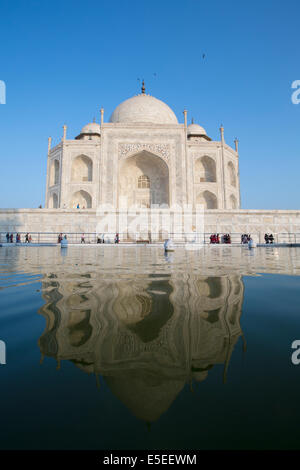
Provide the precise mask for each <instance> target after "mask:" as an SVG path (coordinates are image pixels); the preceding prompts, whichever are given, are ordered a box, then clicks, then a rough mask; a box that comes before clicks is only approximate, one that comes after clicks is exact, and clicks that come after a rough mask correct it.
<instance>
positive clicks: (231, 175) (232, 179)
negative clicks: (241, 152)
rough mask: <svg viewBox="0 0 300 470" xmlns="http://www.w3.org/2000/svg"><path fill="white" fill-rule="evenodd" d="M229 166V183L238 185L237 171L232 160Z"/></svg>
mask: <svg viewBox="0 0 300 470" xmlns="http://www.w3.org/2000/svg"><path fill="white" fill-rule="evenodd" d="M227 168H228V175H229V183H230V185H231V186H234V187H236V171H235V168H234V165H233V163H232V162H229V163H228V165H227Z"/></svg>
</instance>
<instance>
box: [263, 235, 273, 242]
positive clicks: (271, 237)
mask: <svg viewBox="0 0 300 470" xmlns="http://www.w3.org/2000/svg"><path fill="white" fill-rule="evenodd" d="M265 242H266V243H274V237H273V234H272V233H265Z"/></svg>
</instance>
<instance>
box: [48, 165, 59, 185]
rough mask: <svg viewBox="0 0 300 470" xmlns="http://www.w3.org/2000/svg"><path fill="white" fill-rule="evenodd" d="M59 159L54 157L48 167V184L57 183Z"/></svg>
mask: <svg viewBox="0 0 300 470" xmlns="http://www.w3.org/2000/svg"><path fill="white" fill-rule="evenodd" d="M59 167H60V164H59V160H57V159H55V160H53V161H52V162H51V168H50V186H54V185H55V184H58V183H59Z"/></svg>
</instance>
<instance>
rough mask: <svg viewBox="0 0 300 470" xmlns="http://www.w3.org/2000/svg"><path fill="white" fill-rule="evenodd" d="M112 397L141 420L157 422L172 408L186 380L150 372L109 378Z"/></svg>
mask: <svg viewBox="0 0 300 470" xmlns="http://www.w3.org/2000/svg"><path fill="white" fill-rule="evenodd" d="M105 381H106V383H107V385H108V386H109V388H110V390H111V391H112V392H113V394H114V395H115V396H116V397H117V398H118V399H119V400H120V401H121V402H122V403H124V404H125V405H126V406H127V408H129V409H130V410H131V412H132V413H133V414H134V415H135V416H136V417H137V418H139V419H142V420H144V421H147V422H153V421H156V420H157V419H158V418H159V417H160V416H161V415H162V414H163V413H164V412H165V411H166V410H167V409H169V408H170V406H171V404H172V402H173V401H174V400H175V398H176V396H177V395H178V394H179V392H180V391H181V390H182V389H183V387H184V385H185V378H184V377H182V378H181V379H179V378H176V379H175V378H174V379H172V378H166V377H162V376H160V375H157V374H156V373H153V372H152V373H151V372H150V373H149V372H147V371H136V370H130V369H129V370H127V371H124V372H119V373H118V375H117V376H109V377H108V376H106V377H105Z"/></svg>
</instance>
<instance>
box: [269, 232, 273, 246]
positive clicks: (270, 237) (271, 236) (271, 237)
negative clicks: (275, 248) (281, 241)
mask: <svg viewBox="0 0 300 470" xmlns="http://www.w3.org/2000/svg"><path fill="white" fill-rule="evenodd" d="M269 240H270V243H272V244H273V242H274V237H273V234H272V233H270V235H269Z"/></svg>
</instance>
